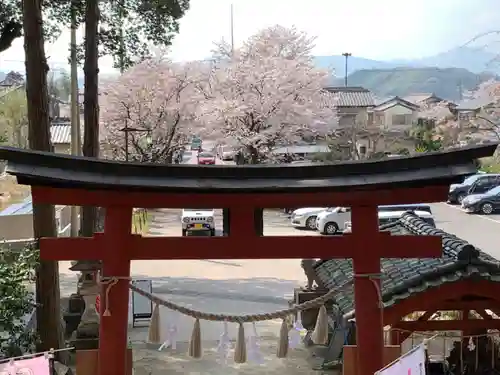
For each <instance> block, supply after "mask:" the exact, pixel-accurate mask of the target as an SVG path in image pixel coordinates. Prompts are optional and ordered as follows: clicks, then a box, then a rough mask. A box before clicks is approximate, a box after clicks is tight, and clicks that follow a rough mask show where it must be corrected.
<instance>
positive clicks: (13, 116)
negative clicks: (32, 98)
mask: <svg viewBox="0 0 500 375" xmlns="http://www.w3.org/2000/svg"><path fill="white" fill-rule="evenodd" d="M0 133H1V134H2V136H3V139H2V141H3V143H7V144H9V145H12V146H16V147H21V148H25V147H27V145H28V109H27V102H26V93H25V91H24V90H23V89H22V88H18V89H14V90H12V91H10V92H9V93H7V94H5V95H4V96H3V97H1V98H0Z"/></svg>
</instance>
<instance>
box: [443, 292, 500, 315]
mask: <svg viewBox="0 0 500 375" xmlns="http://www.w3.org/2000/svg"><path fill="white" fill-rule="evenodd" d="M498 299H499V300H498V301H496V300H493V299H484V300H477V301H459V300H457V301H444V302H441V303H440V304H439V306H438V308H437V310H438V311H460V310H475V311H478V310H491V309H493V308H498V309H500V295H499V296H498Z"/></svg>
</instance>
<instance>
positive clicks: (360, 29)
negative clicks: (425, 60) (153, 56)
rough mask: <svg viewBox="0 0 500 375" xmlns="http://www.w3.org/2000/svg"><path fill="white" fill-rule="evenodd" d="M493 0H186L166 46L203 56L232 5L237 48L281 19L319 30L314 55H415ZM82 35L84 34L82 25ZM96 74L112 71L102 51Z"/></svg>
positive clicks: (481, 13) (488, 12) (492, 11)
mask: <svg viewBox="0 0 500 375" xmlns="http://www.w3.org/2000/svg"><path fill="white" fill-rule="evenodd" d="M497 3H498V0H474V1H471V0H419V1H415V2H404V1H401V0H377V1H373V0H345V1H343V0H307V1H304V0H191V6H190V9H189V11H188V12H187V13H186V15H185V16H184V18H182V19H181V21H180V33H179V35H177V36H176V37H175V39H174V42H173V45H172V47H171V57H172V58H173V59H174V60H176V61H187V60H193V59H204V58H207V57H208V56H209V55H210V51H211V49H212V46H213V42H214V41H218V40H220V39H221V38H225V39H226V40H230V35H231V31H230V30H231V27H230V13H231V11H230V9H231V4H233V12H234V13H233V14H234V40H235V45H236V47H237V46H238V44H241V42H242V41H244V40H245V39H246V38H247V37H249V36H250V35H252V34H254V33H256V32H257V31H258V30H259V29H262V28H265V27H268V26H272V25H275V24H280V25H282V26H295V27H297V28H298V29H300V30H303V31H305V32H307V33H308V34H310V35H312V36H316V37H317V39H316V48H315V49H314V54H315V55H338V54H341V53H343V52H350V53H352V55H353V56H359V57H364V58H370V59H375V60H392V59H415V58H421V57H426V56H431V55H434V54H436V53H439V52H444V51H447V50H449V49H451V48H454V47H456V46H459V45H462V44H464V43H465V42H467V41H468V40H470V39H471V38H473V37H474V36H475V35H476V34H478V33H481V32H485V31H489V30H492V29H494V26H493V27H492V26H491V25H498V24H499V21H500V12H499V11H498V9H500V8H499V7H498V4H497ZM79 34H80V35H79V37H80V38H81V35H82V33H81V32H79ZM68 46H69V31H67V32H64V33H63V35H62V36H61V37H60V38H59V40H58V41H56V42H55V43H53V44H50V45H49V44H47V45H46V55H47V56H48V57H49V66H50V67H51V68H53V69H54V68H55V69H58V68H59V69H67V68H68V64H67V56H68ZM23 56H24V50H23V41H22V39H21V38H19V39H17V40H16V41H15V43H14V45H13V46H12V47H11V48H10V49H9V50H7V51H4V52H2V53H1V54H0V70H1V71H9V70H11V69H12V70H20V71H23V70H24V59H23ZM99 65H100V66H99V68H100V71H101V73H103V74H108V73H112V72H114V70H113V68H112V60H111V58H109V57H103V58H102V59H101V61H100V62H99Z"/></svg>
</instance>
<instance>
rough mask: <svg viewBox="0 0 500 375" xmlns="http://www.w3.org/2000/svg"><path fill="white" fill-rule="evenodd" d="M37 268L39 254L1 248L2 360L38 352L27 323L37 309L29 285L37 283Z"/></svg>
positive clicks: (0, 322) (0, 312) (28, 250)
mask: <svg viewBox="0 0 500 375" xmlns="http://www.w3.org/2000/svg"><path fill="white" fill-rule="evenodd" d="M37 266H38V250H35V249H33V248H32V247H27V248H24V249H22V250H20V251H13V250H12V249H11V248H10V247H9V246H7V245H2V246H1V247H0V358H8V357H13V356H18V355H20V354H22V353H26V352H30V351H32V350H34V347H35V343H36V335H35V333H34V332H33V330H27V329H26V323H27V318H28V317H29V316H30V314H31V313H32V312H33V309H34V308H35V302H34V295H33V293H32V292H30V290H29V288H28V285H29V284H30V283H33V282H34V278H35V269H36V267H37Z"/></svg>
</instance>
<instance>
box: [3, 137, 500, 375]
mask: <svg viewBox="0 0 500 375" xmlns="http://www.w3.org/2000/svg"><path fill="white" fill-rule="evenodd" d="M495 149H496V145H485V146H479V147H470V148H464V149H460V150H455V151H452V152H443V153H430V154H424V155H419V156H416V157H406V158H397V159H388V160H383V161H377V162H373V161H371V162H351V163H347V164H330V165H314V166H293V165H292V166H282V165H280V166H262V167H255V166H253V167H248V166H247V167H245V166H243V167H242V166H221V167H217V166H215V167H212V166H209V167H198V166H182V165H181V166H178V165H176V166H159V165H149V164H132V163H118V162H110V161H102V160H96V159H90V158H83V157H72V156H66V155H57V154H52V153H46V152H34V151H26V150H19V149H13V148H0V159H3V160H7V161H8V166H7V172H8V173H10V174H12V175H14V176H16V177H17V179H18V182H19V183H20V184H26V185H31V186H32V196H33V202H34V203H35V204H60V205H78V206H98V207H105V208H106V217H105V226H104V233H95V235H94V236H93V237H92V238H42V239H40V252H41V257H42V258H43V259H47V260H58V261H60V260H85V259H87V260H89V259H91V260H102V274H103V276H104V277H129V276H130V261H131V260H138V259H142V260H146V259H284V258H323V259H328V258H333V257H338V258H352V259H353V266H354V274H355V281H354V289H355V309H356V324H357V345H358V356H359V364H360V367H359V369H360V375H372V374H373V373H374V372H375V371H377V370H378V369H380V368H381V367H382V365H383V321H382V309H381V308H380V304H379V296H378V291H377V288H376V287H375V285H374V284H373V282H374V281H373V280H372V279H370V278H369V277H366V276H368V275H374V274H375V275H378V274H380V272H381V269H380V259H381V258H382V257H386V258H402V257H405V258H418V257H439V256H440V255H441V239H440V238H439V237H431V236H428V237H425V236H424V237H422V236H391V235H389V234H388V233H381V232H379V231H378V216H377V206H378V205H390V204H398V203H415V202H421V201H425V202H439V201H443V200H445V199H446V197H447V194H448V186H449V184H450V183H452V182H456V181H457V180H458V179H459V178H460V177H461V176H464V175H467V174H470V173H474V172H475V171H476V168H475V165H474V163H473V161H474V159H477V158H481V157H486V156H490V155H492V154H493V152H494V151H495ZM332 203H335V204H337V205H340V206H346V207H351V210H352V229H353V231H352V234H351V235H349V236H337V237H304V236H300V237H288V236H287V237H283V236H279V237H275V236H272V237H265V236H261V235H260V234H258V233H256V232H255V220H254V215H255V208H278V207H298V206H309V205H310V206H325V205H332ZM133 207H141V208H157V207H168V208H185V207H200V208H213V207H220V208H230V209H231V215H230V235H229V236H227V237H215V238H206V237H180V238H177V237H145V238H143V237H142V236H140V235H134V234H132V233H131V232H132V231H131V222H132V209H133ZM367 244H369V246H366V245H367ZM368 249H369V250H368ZM363 276H364V277H363ZM376 282H377V283H378V281H376ZM107 288H108V286H104V287H103V288H102V290H101V301H102V303H103V304H106V303H107V304H108V305H109V307H110V309H111V310H112V316H111V317H107V316H101V326H100V338H99V340H100V342H99V359H103V358H105V359H106V360H104V361H103V360H99V367H98V369H99V370H98V375H124V374H125V373H126V372H125V367H126V348H127V326H128V296H129V288H128V281H126V280H121V281H119V282H118V283H117V284H116V285H115V286H114V287H113V288H112V289H111V290H110V293H109V301H106V289H107ZM101 310H102V309H101ZM101 314H102V312H101Z"/></svg>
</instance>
